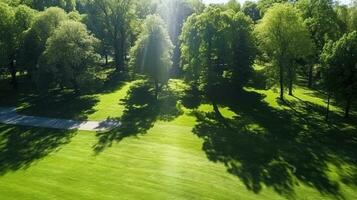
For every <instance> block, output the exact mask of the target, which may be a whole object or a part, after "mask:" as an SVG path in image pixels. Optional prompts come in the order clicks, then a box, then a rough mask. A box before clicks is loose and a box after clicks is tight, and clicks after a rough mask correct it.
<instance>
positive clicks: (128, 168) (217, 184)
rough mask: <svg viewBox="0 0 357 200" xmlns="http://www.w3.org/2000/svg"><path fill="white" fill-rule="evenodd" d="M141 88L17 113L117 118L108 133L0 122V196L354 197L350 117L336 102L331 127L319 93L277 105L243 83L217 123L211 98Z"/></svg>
mask: <svg viewBox="0 0 357 200" xmlns="http://www.w3.org/2000/svg"><path fill="white" fill-rule="evenodd" d="M137 85H139V84H137V82H129V83H122V84H120V86H118V87H117V88H114V89H113V90H112V91H109V92H106V93H103V94H96V95H87V96H82V97H80V98H77V99H72V101H73V102H76V103H77V104H76V105H82V106H81V107H80V108H77V109H74V110H72V111H70V110H68V109H70V108H73V106H72V105H69V103H67V104H65V105H61V106H59V105H58V106H53V105H49V104H48V101H47V104H46V105H49V106H50V107H51V108H53V110H52V111H51V112H50V111H48V110H47V111H46V110H45V111H40V110H36V109H28V108H37V109H39V108H41V107H40V106H39V105H43V104H40V103H32V104H31V105H27V110H26V109H24V111H23V112H25V113H35V114H41V112H43V113H44V114H46V115H48V116H51V115H56V113H63V112H64V111H67V110H68V113H67V114H66V113H65V114H62V115H61V116H62V117H75V118H82V119H91V120H101V119H106V118H107V117H112V118H116V117H121V120H122V122H123V126H122V127H121V128H119V129H118V130H114V131H111V132H108V133H93V132H83V131H78V132H76V131H58V130H48V129H38V128H26V127H14V126H8V125H0V163H1V166H0V199H6V200H7V199H21V200H22V199H29V200H33V199H61V200H62V199H218V200H221V199H242V200H249V199H252V200H260V199H261V200H279V199H301V200H320V199H331V200H332V199H347V200H354V199H357V192H356V191H357V167H356V163H357V156H356V155H357V138H356V137H357V135H356V133H357V132H356V131H357V129H356V126H357V125H356V124H357V123H356V114H354V116H353V117H352V119H350V121H346V120H343V119H342V117H340V116H339V113H340V112H341V110H340V108H339V107H338V106H333V107H332V111H333V114H332V119H331V122H330V123H329V124H327V123H326V122H325V121H324V117H323V112H324V107H323V106H324V100H323V99H321V95H318V94H317V93H315V92H311V91H310V90H308V89H306V88H303V87H299V88H297V89H296V90H295V96H296V97H288V99H287V101H286V102H279V101H277V100H276V97H277V95H278V94H277V93H275V92H274V91H273V90H256V89H253V88H247V89H246V91H245V92H242V93H240V94H237V95H235V96H233V97H232V98H233V99H234V101H225V100H224V99H222V102H220V105H221V108H220V111H221V112H222V114H223V116H224V120H225V122H224V123H226V125H223V124H222V123H221V121H220V120H222V119H217V117H216V116H215V115H214V113H213V112H212V108H211V106H210V105H208V104H202V105H201V106H200V107H199V108H198V109H197V110H191V109H187V108H185V107H183V106H182V105H181V106H176V105H175V103H176V100H177V99H175V98H173V96H175V95H172V94H166V95H165V94H163V98H162V99H163V100H161V101H160V102H158V103H153V101H152V99H150V98H148V97H149V96H150V94H148V93H147V92H146V93H145V91H147V88H145V87H143V88H142V87H139V86H137ZM132 86H134V87H132ZM130 87H132V88H134V89H132V90H130V89H129V88H130ZM176 89H177V88H176ZM128 93H129V94H130V95H129V96H126V95H127V94H128ZM23 95H24V94H23ZM68 95H70V94H68ZM19 96H21V95H19ZM19 96H17V97H19ZM58 98H59V99H61V98H65V97H58ZM14 99H16V98H14ZM69 99H71V98H69ZM120 99H122V101H119V100H120ZM52 101H53V102H52V103H56V102H57V101H59V100H58V99H56V98H52ZM20 102H23V100H21V101H20ZM2 103H3V104H5V103H6V105H11V104H12V105H17V106H18V107H19V110H21V108H24V107H26V105H24V104H23V103H19V102H16V103H14V102H2ZM35 111H36V112H35Z"/></svg>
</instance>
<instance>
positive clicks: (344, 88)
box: [321, 31, 357, 118]
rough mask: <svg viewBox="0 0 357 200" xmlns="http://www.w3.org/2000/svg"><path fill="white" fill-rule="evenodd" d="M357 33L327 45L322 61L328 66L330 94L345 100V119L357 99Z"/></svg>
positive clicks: (347, 34) (327, 85) (327, 75)
mask: <svg viewBox="0 0 357 200" xmlns="http://www.w3.org/2000/svg"><path fill="white" fill-rule="evenodd" d="M356 52H357V31H353V32H351V33H346V34H344V35H343V36H342V37H341V38H340V39H339V40H337V41H336V42H334V43H332V42H330V43H327V44H326V45H325V47H324V49H323V52H322V54H321V59H322V61H323V62H324V63H326V64H327V67H326V70H325V72H326V73H325V74H326V75H325V86H326V88H327V90H328V91H329V93H333V94H335V95H336V96H337V98H342V99H344V101H345V102H346V103H345V117H346V118H347V117H348V116H349V114H350V109H351V105H352V102H353V101H354V100H356V98H357V93H356V91H357V54H356Z"/></svg>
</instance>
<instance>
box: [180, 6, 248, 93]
mask: <svg viewBox="0 0 357 200" xmlns="http://www.w3.org/2000/svg"><path fill="white" fill-rule="evenodd" d="M251 24H252V21H251V20H250V19H249V18H248V17H246V16H245V15H244V14H243V13H240V12H238V13H234V12H232V10H227V11H221V10H220V9H219V8H213V7H209V8H207V9H206V10H205V11H204V12H203V13H201V14H194V15H192V16H191V17H189V18H188V20H187V22H186V23H185V24H184V26H183V33H182V35H181V40H182V45H181V51H182V63H183V64H184V69H185V71H186V78H187V79H188V80H190V81H191V83H192V84H194V85H197V84H198V85H200V86H201V88H202V89H203V90H204V91H205V94H206V95H208V97H209V98H213V96H214V95H213V93H214V90H215V89H214V88H215V87H217V86H219V85H222V84H223V83H224V82H227V81H228V82H230V81H231V82H232V84H233V85H235V86H237V88H241V87H242V86H243V85H244V83H245V82H246V81H247V79H248V78H249V74H250V71H251V64H252V62H253V60H254V44H253V38H252V35H251V31H252V26H251ZM216 89H217V88H216ZM217 92H218V91H217Z"/></svg>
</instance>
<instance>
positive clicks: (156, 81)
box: [155, 79, 159, 100]
mask: <svg viewBox="0 0 357 200" xmlns="http://www.w3.org/2000/svg"><path fill="white" fill-rule="evenodd" d="M158 96H159V81H158V80H157V79H155V98H156V100H157V99H158Z"/></svg>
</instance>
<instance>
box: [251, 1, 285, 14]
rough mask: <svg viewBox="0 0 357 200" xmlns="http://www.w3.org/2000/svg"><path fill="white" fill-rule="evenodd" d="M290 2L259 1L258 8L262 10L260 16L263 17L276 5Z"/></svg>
mask: <svg viewBox="0 0 357 200" xmlns="http://www.w3.org/2000/svg"><path fill="white" fill-rule="evenodd" d="M286 2H288V0H259V1H258V2H257V7H258V9H259V10H260V15H261V16H263V15H264V14H265V12H266V11H267V10H268V9H269V8H271V7H273V6H274V5H275V4H279V3H286Z"/></svg>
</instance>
